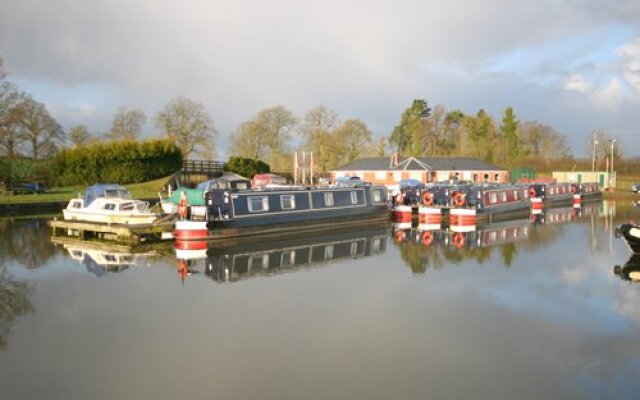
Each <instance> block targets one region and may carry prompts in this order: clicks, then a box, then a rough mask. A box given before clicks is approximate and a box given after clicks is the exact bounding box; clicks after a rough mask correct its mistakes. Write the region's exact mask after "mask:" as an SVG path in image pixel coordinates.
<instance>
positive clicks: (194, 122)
mask: <svg viewBox="0 0 640 400" xmlns="http://www.w3.org/2000/svg"><path fill="white" fill-rule="evenodd" d="M155 123H156V126H157V127H158V128H160V129H161V130H162V134H163V135H164V136H166V137H168V138H170V139H172V140H173V141H174V142H175V143H176V145H177V146H178V147H179V148H180V150H182V154H183V156H184V157H185V158H187V157H188V156H190V155H191V154H192V153H199V154H201V155H203V156H206V157H208V156H212V155H213V153H214V151H215V147H214V144H213V135H215V134H216V133H217V131H216V129H215V128H214V126H213V120H212V119H211V116H209V114H208V113H207V112H206V111H205V109H204V106H203V105H202V104H200V103H198V102H196V101H194V100H191V99H188V98H186V97H182V96H181V97H177V98H175V99H173V100H171V101H170V102H169V103H168V104H167V105H166V106H165V107H164V109H163V110H162V111H160V112H159V113H158V115H157V116H156V118H155Z"/></svg>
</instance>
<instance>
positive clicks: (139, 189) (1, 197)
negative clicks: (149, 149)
mask: <svg viewBox="0 0 640 400" xmlns="http://www.w3.org/2000/svg"><path fill="white" fill-rule="evenodd" d="M167 180H168V178H160V179H156V180H153V181H149V182H143V183H134V184H131V185H123V186H124V187H126V188H127V189H128V190H129V191H130V192H131V195H132V196H133V198H138V199H139V198H151V197H158V192H160V191H162V186H164V184H165V183H167ZM85 189H86V187H85V186H68V187H59V188H51V190H49V191H47V192H46V193H43V194H20V195H13V196H12V195H8V194H0V204H22V203H44V202H51V201H69V200H70V199H72V198H74V197H77V196H78V194H80V195H82V193H83V192H84V190H85Z"/></svg>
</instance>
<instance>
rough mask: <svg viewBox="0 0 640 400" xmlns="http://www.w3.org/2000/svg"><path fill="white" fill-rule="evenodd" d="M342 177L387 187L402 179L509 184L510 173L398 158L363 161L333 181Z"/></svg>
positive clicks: (466, 163) (445, 160) (473, 162)
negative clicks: (350, 177)
mask: <svg viewBox="0 0 640 400" xmlns="http://www.w3.org/2000/svg"><path fill="white" fill-rule="evenodd" d="M339 176H359V177H360V178H361V179H362V180H364V181H367V182H372V183H376V184H382V185H387V186H394V185H397V184H398V182H400V180H402V179H417V180H420V181H422V182H424V183H429V182H440V181H445V180H448V179H451V178H458V179H461V180H467V181H474V182H507V181H508V179H509V174H508V172H507V170H504V169H500V168H498V167H496V166H495V165H491V164H488V163H486V162H483V161H480V160H477V159H475V158H464V157H421V158H415V157H409V158H405V159H404V160H399V159H398V158H397V157H394V156H391V157H388V158H387V157H383V158H360V159H358V160H354V161H352V162H350V163H348V164H346V165H343V166H341V167H338V168H336V169H334V170H332V171H331V181H332V182H333V181H335V179H336V178H337V177H339Z"/></svg>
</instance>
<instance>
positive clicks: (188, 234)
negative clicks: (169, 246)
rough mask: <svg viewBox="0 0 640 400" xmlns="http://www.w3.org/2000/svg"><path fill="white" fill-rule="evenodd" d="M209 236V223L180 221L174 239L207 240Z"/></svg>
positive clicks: (177, 223)
mask: <svg viewBox="0 0 640 400" xmlns="http://www.w3.org/2000/svg"><path fill="white" fill-rule="evenodd" d="M208 234H209V231H208V230H207V221H189V220H178V221H176V225H175V230H174V232H173V237H174V238H175V239H176V240H198V239H200V240H202V239H206V238H207V236H208Z"/></svg>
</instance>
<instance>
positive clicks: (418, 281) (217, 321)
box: [0, 203, 640, 400]
mask: <svg viewBox="0 0 640 400" xmlns="http://www.w3.org/2000/svg"><path fill="white" fill-rule="evenodd" d="M633 218H636V220H640V210H639V209H634V208H632V207H630V206H627V205H622V204H617V205H616V204H611V203H609V204H606V203H605V204H602V203H598V204H595V205H590V206H589V207H585V209H583V210H580V211H578V212H575V211H572V210H571V209H568V208H567V209H556V210H552V211H551V212H549V213H547V214H545V215H543V216H539V217H538V218H537V219H536V221H533V222H532V221H531V220H530V219H527V220H519V221H512V222H508V223H507V222H502V223H498V224H490V225H485V226H479V227H478V228H477V230H476V231H474V232H468V233H456V232H451V231H441V230H429V231H428V233H425V231H421V230H419V229H418V228H417V227H413V228H408V229H404V230H403V229H402V228H403V227H393V226H392V225H390V224H389V225H375V226H360V227H355V228H354V229H353V230H346V231H345V230H343V231H340V232H324V233H318V234H314V235H305V236H304V237H295V238H289V239H281V238H279V239H268V240H267V239H265V240H256V239H251V240H242V241H240V242H239V243H236V244H230V243H226V244H220V245H216V246H215V247H211V248H209V249H203V250H190V251H186V252H184V251H176V250H175V249H174V248H173V247H172V245H169V246H166V245H163V246H156V247H149V248H146V249H140V250H139V252H138V253H137V254H129V253H127V252H122V251H120V252H118V251H116V250H115V249H110V250H108V251H99V250H96V249H91V248H88V247H86V245H85V246H83V245H77V244H71V245H69V244H67V245H66V246H63V245H61V244H54V243H52V241H51V238H50V237H49V235H50V234H49V232H48V229H47V228H46V220H43V219H13V220H12V219H0V398H1V399H5V400H7V399H39V398H47V399H116V398H120V399H126V398H137V399H178V398H184V399H201V398H202V399H213V398H219V399H423V398H482V399H488V398H491V399H496V398H502V399H514V398H518V399H527V398H530V399H540V398H558V399H590V398H616V399H623V398H638V393H639V390H640V381H639V380H638V377H639V376H640V283H638V284H636V283H633V282H631V281H629V280H627V279H623V278H624V277H628V276H629V273H630V271H632V270H633V266H626V267H625V268H624V269H622V272H621V273H620V275H621V276H622V277H623V278H621V277H620V276H619V275H616V274H614V265H621V266H624V265H625V263H627V262H628V261H631V263H633V262H634V260H632V259H630V257H631V254H630V252H629V250H628V249H627V247H626V245H625V243H624V242H623V241H622V240H621V239H616V238H614V237H613V234H612V229H611V227H612V226H613V225H615V224H617V223H620V222H623V221H627V220H629V219H633ZM421 228H433V227H421ZM176 255H177V256H179V257H181V258H183V260H182V261H179V260H178V259H177V258H176ZM637 268H638V269H640V265H638V267H637ZM631 276H635V275H634V274H633V272H631Z"/></svg>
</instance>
